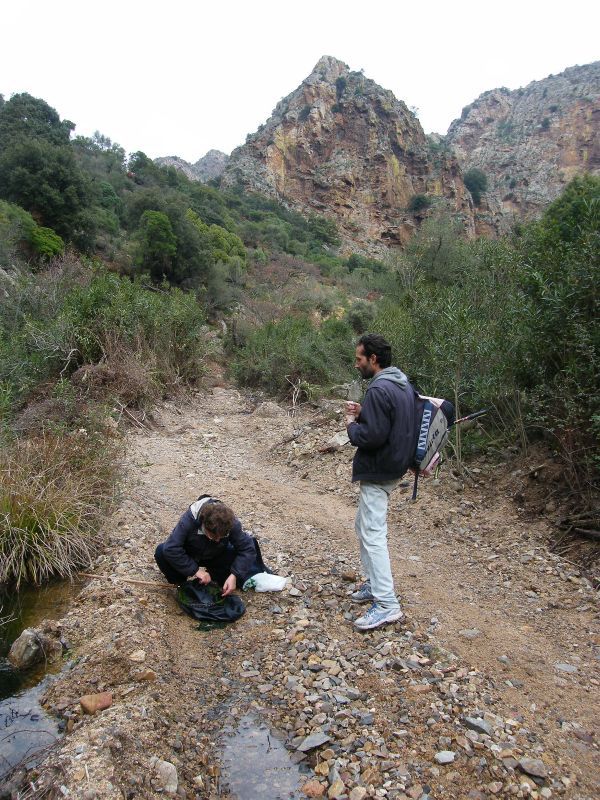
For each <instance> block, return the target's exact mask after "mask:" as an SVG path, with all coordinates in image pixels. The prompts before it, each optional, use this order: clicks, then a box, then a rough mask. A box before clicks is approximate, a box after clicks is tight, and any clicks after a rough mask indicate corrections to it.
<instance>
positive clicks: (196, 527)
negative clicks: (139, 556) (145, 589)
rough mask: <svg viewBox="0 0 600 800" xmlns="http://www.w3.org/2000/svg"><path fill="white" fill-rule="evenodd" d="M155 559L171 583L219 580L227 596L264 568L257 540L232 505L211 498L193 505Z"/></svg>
mask: <svg viewBox="0 0 600 800" xmlns="http://www.w3.org/2000/svg"><path fill="white" fill-rule="evenodd" d="M154 558H155V559H156V563H157V564H158V567H159V569H160V571H161V572H162V574H163V575H164V576H165V578H166V579H167V580H168V581H169V583H173V584H177V585H180V584H183V583H185V582H186V581H187V580H188V578H197V579H198V580H199V581H200V582H201V583H203V584H208V583H210V582H211V581H215V582H216V583H218V584H219V585H220V586H222V587H223V592H222V594H223V597H226V596H227V595H230V594H231V593H232V592H234V591H235V589H236V588H238V587H239V588H240V589H241V588H242V586H243V585H244V583H245V581H246V580H247V579H248V578H251V577H252V576H253V575H256V574H257V573H259V572H262V571H263V569H264V564H263V563H262V558H261V556H260V550H259V549H258V547H257V544H256V542H255V540H254V539H253V538H252V537H251V536H249V535H248V534H247V533H245V531H243V530H242V525H241V522H240V521H239V519H237V518H236V516H235V514H234V513H233V511H232V510H231V509H230V508H229V507H228V506H226V505H225V504H224V503H221V501H220V500H216V499H215V498H213V497H210V496H209V495H202V496H201V497H199V498H198V500H196V502H195V503H192V505H191V506H190V507H189V508H188V510H187V511H186V512H185V514H183V516H182V517H181V519H180V520H179V522H178V523H177V525H176V526H175V528H174V529H173V532H172V533H171V535H170V536H169V538H168V539H167V541H166V542H163V543H162V544H159V545H158V547H157V548H156V552H155V554H154Z"/></svg>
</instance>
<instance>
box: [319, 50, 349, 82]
mask: <svg viewBox="0 0 600 800" xmlns="http://www.w3.org/2000/svg"><path fill="white" fill-rule="evenodd" d="M349 71H350V67H349V66H348V65H347V64H344V62H343V61H340V60H339V59H337V58H334V57H333V56H321V58H320V59H319V60H318V61H317V63H316V64H315V66H314V68H313V71H312V72H311V74H310V75H309V80H310V79H311V78H320V79H321V80H323V81H326V82H327V83H334V82H335V81H336V80H337V79H338V78H339V77H340V76H342V75H345V74H347V73H348V72H349Z"/></svg>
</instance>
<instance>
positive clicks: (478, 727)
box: [463, 717, 494, 736]
mask: <svg viewBox="0 0 600 800" xmlns="http://www.w3.org/2000/svg"><path fill="white" fill-rule="evenodd" d="M463 724H464V726H465V728H469V729H470V730H472V731H476V732H477V733H487V735H488V736H491V735H492V733H493V732H494V731H493V728H492V726H491V725H490V723H489V722H487V721H486V720H484V719H481V717H465V718H464V720H463Z"/></svg>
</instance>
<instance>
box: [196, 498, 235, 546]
mask: <svg viewBox="0 0 600 800" xmlns="http://www.w3.org/2000/svg"><path fill="white" fill-rule="evenodd" d="M201 517H202V524H203V525H204V527H205V528H206V529H207V530H208V531H210V532H211V533H213V534H214V535H215V536H218V537H219V539H222V538H223V537H224V536H227V534H228V533H229V532H230V530H231V529H232V527H233V523H234V522H235V514H234V513H233V511H232V510H231V509H230V508H229V506H226V505H225V503H207V504H206V505H205V506H204V508H203V509H202V511H201Z"/></svg>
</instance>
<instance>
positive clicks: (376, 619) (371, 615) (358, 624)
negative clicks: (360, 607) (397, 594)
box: [354, 603, 404, 631]
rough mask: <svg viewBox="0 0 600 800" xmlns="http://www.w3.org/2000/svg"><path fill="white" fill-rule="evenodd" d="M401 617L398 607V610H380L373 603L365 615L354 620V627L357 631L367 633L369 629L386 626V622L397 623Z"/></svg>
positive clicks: (380, 608) (380, 607) (379, 607)
mask: <svg viewBox="0 0 600 800" xmlns="http://www.w3.org/2000/svg"><path fill="white" fill-rule="evenodd" d="M403 617H404V614H403V613H402V610H401V609H400V606H398V608H382V606H379V605H377V603H373V605H372V606H371V608H370V609H369V610H368V611H367V613H366V614H364V615H363V616H362V617H359V618H358V619H357V620H355V622H354V627H355V628H358V630H359V631H368V630H371V628H379V626H380V625H387V623H388V622H397V620H399V619H402V618H403Z"/></svg>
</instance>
